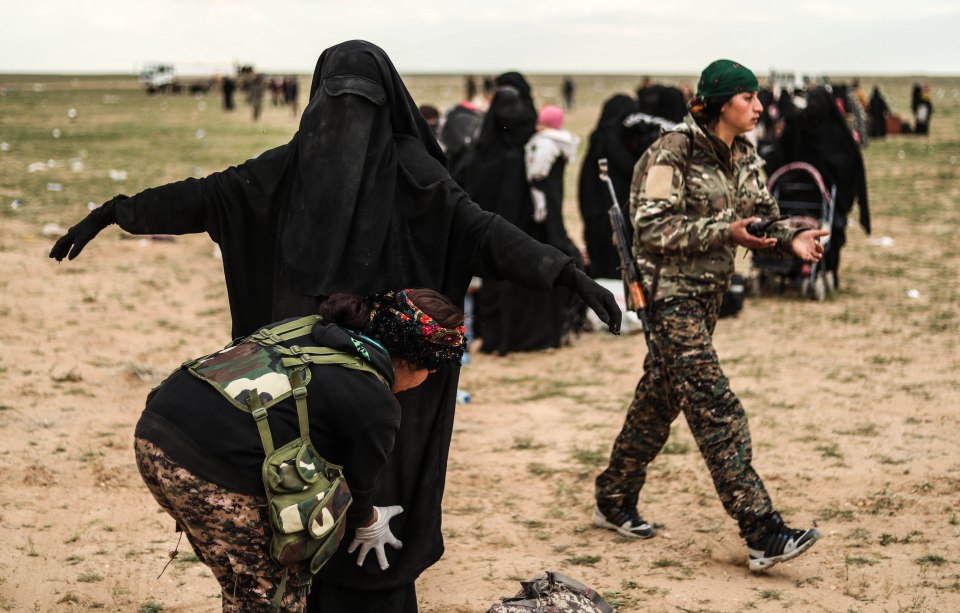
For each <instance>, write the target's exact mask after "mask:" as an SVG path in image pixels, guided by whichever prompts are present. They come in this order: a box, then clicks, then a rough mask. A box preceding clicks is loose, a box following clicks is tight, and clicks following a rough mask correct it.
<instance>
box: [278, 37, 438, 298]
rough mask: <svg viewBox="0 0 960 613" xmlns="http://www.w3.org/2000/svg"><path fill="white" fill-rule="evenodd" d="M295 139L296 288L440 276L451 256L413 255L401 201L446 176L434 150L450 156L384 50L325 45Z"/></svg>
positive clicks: (286, 232)
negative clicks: (439, 172)
mask: <svg viewBox="0 0 960 613" xmlns="http://www.w3.org/2000/svg"><path fill="white" fill-rule="evenodd" d="M404 140H407V141H416V143H408V146H404V144H403V142H402V141H404ZM294 144H295V149H296V156H297V161H296V165H295V167H296V176H295V177H294V179H293V185H292V193H291V197H290V207H289V211H288V214H287V219H286V220H285V223H284V228H283V230H282V240H281V243H282V258H283V267H284V269H285V276H286V278H287V279H288V280H289V285H290V286H291V287H292V288H293V289H294V290H295V291H296V292H298V293H300V294H303V295H306V296H322V295H329V294H331V293H333V292H336V291H353V292H358V293H366V292H369V291H370V290H378V289H383V288H387V287H401V286H403V287H406V286H408V285H410V282H411V281H412V280H413V279H416V281H417V283H418V284H419V285H422V286H429V287H435V286H437V285H439V281H440V279H441V278H442V276H443V273H442V267H443V261H442V260H439V261H436V260H435V261H424V260H423V258H416V257H413V256H415V255H416V254H414V253H411V252H410V249H409V247H410V244H411V241H410V240H409V237H410V234H411V231H410V228H409V224H410V223H411V220H410V219H408V218H406V217H405V216H404V215H401V214H399V213H400V212H399V211H398V207H397V206H396V204H397V203H398V201H401V202H402V201H409V200H411V199H414V198H415V197H416V194H415V192H418V191H420V190H422V189H424V187H425V186H426V185H428V184H429V183H430V182H431V181H435V180H436V179H437V176H436V169H431V168H429V166H430V163H429V160H427V159H425V158H426V156H429V157H432V158H433V159H434V160H436V162H437V163H438V164H440V165H445V164H446V159H445V158H444V155H443V152H442V150H441V149H440V146H439V144H438V143H437V140H436V138H434V136H433V134H432V133H431V131H430V128H429V126H427V123H426V121H425V120H424V119H423V117H422V116H421V115H420V112H419V111H418V110H417V105H416V104H415V103H414V101H413V99H412V98H411V96H410V94H409V92H408V91H407V89H406V87H405V86H404V84H403V82H402V81H401V79H400V75H399V74H398V73H397V71H396V69H395V68H394V66H393V64H392V63H391V61H390V59H389V57H388V56H387V55H386V53H384V52H383V50H381V49H380V48H379V47H377V46H375V45H372V44H370V43H367V42H364V41H350V42H347V43H343V44H341V45H337V46H336V47H332V48H330V49H327V50H326V51H324V52H323V54H322V55H321V56H320V59H319V60H318V61H317V67H316V70H315V71H314V75H313V83H312V84H311V86H310V103H309V104H308V106H307V107H306V109H305V110H304V114H303V117H302V119H301V120H300V130H299V132H298V134H297V136H296V137H295V143H294ZM413 144H416V145H420V146H419V147H416V146H409V145H413ZM425 154H426V155H425ZM429 175H434V176H432V177H431V176H429ZM420 221H421V222H422V221H427V222H428V223H429V222H430V221H431V220H420ZM433 221H438V222H441V223H442V219H441V220H433ZM438 230H439V228H438ZM320 237H322V240H321V239H320ZM414 261H416V262H417V263H418V264H420V265H426V266H427V267H428V268H431V269H430V270H421V271H420V272H423V273H425V274H426V276H427V277H429V278H423V276H420V275H413V274H412V273H411V266H413V262H414Z"/></svg>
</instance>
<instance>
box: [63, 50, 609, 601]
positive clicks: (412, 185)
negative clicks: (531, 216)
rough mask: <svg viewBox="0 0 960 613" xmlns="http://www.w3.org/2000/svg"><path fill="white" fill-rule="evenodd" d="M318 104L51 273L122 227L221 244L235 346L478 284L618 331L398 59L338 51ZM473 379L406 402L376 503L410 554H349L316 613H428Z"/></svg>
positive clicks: (449, 374) (89, 224) (119, 206)
mask: <svg viewBox="0 0 960 613" xmlns="http://www.w3.org/2000/svg"><path fill="white" fill-rule="evenodd" d="M310 92H311V99H310V102H309V104H308V105H307V107H306V109H305V110H304V115H303V117H302V119H301V123H300V130H299V132H298V133H297V134H296V135H295V136H294V137H293V139H292V140H291V141H290V142H289V143H287V144H286V145H282V146H280V147H277V148H275V149H272V150H270V151H267V152H264V153H263V154H261V155H260V156H258V157H257V158H256V159H252V160H248V161H247V162H244V163H242V164H239V165H238V166H235V167H230V168H228V169H226V170H223V171H221V172H217V173H213V174H212V175H210V176H207V177H204V178H202V179H187V180H184V181H179V182H175V183H170V184H167V185H163V186H160V187H156V188H151V189H148V190H145V191H143V192H141V193H139V194H136V195H134V196H132V197H126V196H117V197H115V198H114V199H112V200H110V201H109V202H107V203H105V204H104V205H102V206H101V207H100V208H98V209H96V210H94V211H93V212H91V213H90V214H89V215H88V216H87V217H86V218H84V219H83V220H81V221H80V222H79V223H77V224H76V225H75V226H73V227H71V228H70V230H68V231H67V233H66V234H65V235H64V236H63V237H61V238H60V239H59V240H58V241H57V243H56V244H55V245H54V247H53V249H52V250H51V252H50V257H52V258H55V259H57V260H58V261H59V260H62V259H63V258H64V257H67V256H68V255H69V258H70V259H73V258H74V257H76V256H77V254H79V252H80V251H81V250H82V249H83V248H84V246H85V245H86V244H87V243H88V242H89V241H90V240H92V239H93V238H94V237H95V236H96V235H97V233H98V232H99V231H100V230H102V229H103V228H105V227H107V226H108V225H110V224H112V223H117V224H119V225H120V226H121V228H123V229H124V230H126V231H128V232H131V233H134V234H155V233H163V234H187V233H194V232H207V233H209V235H210V237H211V238H212V239H213V240H214V241H216V242H217V243H218V244H219V246H220V250H221V252H222V254H223V267H224V277H225V280H226V285H227V293H228V297H229V301H230V312H231V316H232V319H233V329H232V331H233V336H234V337H238V336H242V335H245V334H249V333H251V332H253V331H255V330H256V329H258V328H259V327H261V326H264V325H267V324H269V323H272V322H274V321H278V320H280V319H284V318H286V317H290V316H294V315H303V314H307V313H315V312H316V303H317V300H319V299H321V298H322V297H323V296H326V295H330V294H332V293H334V292H337V291H351V292H353V293H357V294H361V295H370V294H374V293H376V292H379V291H382V290H384V289H398V288H404V287H426V288H430V289H434V290H437V291H440V292H441V293H443V294H445V295H446V296H448V297H449V298H450V299H452V300H453V301H454V302H456V303H458V304H462V302H463V297H464V295H465V294H466V289H467V286H468V285H469V283H470V280H471V278H472V277H473V276H474V275H476V276H479V277H484V278H495V279H510V280H512V281H514V282H515V283H518V284H520V285H522V286H525V287H530V288H537V289H540V290H544V291H545V290H548V289H551V288H552V287H554V286H555V285H561V286H565V287H570V288H571V289H573V290H574V291H575V292H576V293H577V294H579V295H580V296H581V298H583V300H584V302H586V303H587V305H588V306H590V307H591V308H592V309H594V311H597V313H598V315H600V317H601V319H605V320H607V321H609V322H610V328H611V330H619V324H620V311H619V309H618V308H617V307H616V302H615V300H614V298H613V296H612V295H611V294H610V293H609V292H607V291H606V290H603V289H602V288H600V287H599V286H597V285H596V284H595V283H593V282H591V281H590V280H589V279H588V278H587V277H586V275H584V274H583V273H581V272H579V271H578V270H577V269H576V266H575V263H574V261H573V260H572V259H571V258H569V257H567V256H565V255H563V254H561V253H560V252H559V251H557V250H556V249H553V248H551V247H548V246H545V245H542V244H540V243H538V242H536V241H534V240H531V239H530V238H529V237H527V236H526V235H525V234H523V233H522V232H520V231H519V230H518V229H517V228H515V227H514V226H513V225H511V224H509V223H508V222H506V221H505V220H504V219H502V218H501V217H498V216H496V215H494V214H491V213H489V212H486V211H483V210H482V209H481V208H480V207H479V206H477V205H476V204H475V203H474V202H472V201H471V200H470V198H469V197H468V196H467V195H466V193H465V192H464V191H463V190H462V189H460V187H459V186H458V185H457V184H456V183H455V182H454V181H453V180H452V179H451V178H450V175H449V174H448V173H447V171H446V169H445V167H444V159H443V154H442V153H441V152H440V149H439V147H438V145H437V143H436V140H435V139H434V137H433V135H432V134H431V133H430V131H429V128H428V127H427V125H426V122H425V121H424V120H423V118H422V117H421V116H420V115H419V111H418V110H417V106H416V105H415V104H414V103H413V100H412V99H411V97H410V95H409V93H408V92H407V89H406V87H405V86H404V85H403V82H402V81H401V79H400V77H399V75H398V73H397V72H396V69H395V68H394V67H393V65H392V63H391V62H390V60H389V58H388V57H387V55H386V53H384V52H383V50H381V49H380V48H379V47H377V46H375V45H372V44H370V43H367V42H364V41H350V42H347V43H343V44H341V45H337V46H335V47H331V48H330V49H327V50H326V51H325V52H324V53H323V55H321V56H320V59H319V61H318V62H317V69H316V72H315V74H314V80H313V84H312V85H311V88H310ZM458 378H459V367H457V366H447V367H444V368H442V369H441V370H440V371H439V372H437V373H435V374H432V375H431V376H430V377H428V378H427V380H426V381H425V382H424V383H423V384H422V385H420V386H419V387H417V388H415V389H413V390H410V391H407V392H403V393H401V394H399V396H398V399H399V400H400V404H401V407H402V411H403V419H402V422H401V426H400V432H399V434H398V436H397V439H396V443H395V446H394V448H393V451H392V452H391V455H390V457H389V459H388V463H387V466H386V468H385V469H384V472H383V473H382V475H381V477H380V481H379V482H378V484H377V490H376V491H375V492H374V494H373V501H372V502H373V504H374V505H376V506H389V505H401V506H402V507H403V509H404V512H403V513H401V514H400V515H398V516H396V517H394V518H393V520H392V521H391V522H390V527H391V530H392V532H393V534H394V535H396V536H397V537H398V538H399V539H400V540H401V541H402V542H403V548H402V549H400V550H395V549H391V548H389V547H388V548H387V551H386V557H387V560H388V561H389V568H387V569H386V570H381V569H380V568H379V565H378V564H377V562H376V557H377V556H367V559H366V561H365V563H364V565H363V566H361V567H358V566H357V564H356V554H354V555H352V556H351V555H349V554H348V553H347V550H346V547H341V548H340V549H339V550H338V551H337V553H336V554H335V556H334V558H333V559H331V560H330V562H328V563H327V565H326V566H324V567H323V569H322V570H321V572H320V574H319V575H318V576H317V579H316V580H315V583H314V587H313V591H312V593H311V596H310V603H311V610H313V611H323V613H330V612H337V611H373V610H377V611H416V609H417V605H416V591H415V587H414V581H415V580H416V578H417V577H418V576H419V574H420V573H421V572H423V570H425V569H426V568H427V567H429V566H430V565H432V564H433V563H434V562H436V561H437V560H438V559H439V558H440V556H441V555H442V553H443V537H442V535H441V532H440V521H441V500H442V496H443V488H444V481H445V478H446V465H447V454H448V451H449V445H450V437H451V433H452V429H453V415H454V410H455V398H456V391H457V381H458ZM347 538H351V536H350V535H347ZM265 555H266V553H265Z"/></svg>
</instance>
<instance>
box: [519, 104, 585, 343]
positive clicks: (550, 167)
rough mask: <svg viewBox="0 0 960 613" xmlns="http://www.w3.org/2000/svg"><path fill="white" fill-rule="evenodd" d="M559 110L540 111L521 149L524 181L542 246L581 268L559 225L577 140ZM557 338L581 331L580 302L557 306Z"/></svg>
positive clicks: (577, 251) (577, 252)
mask: <svg viewBox="0 0 960 613" xmlns="http://www.w3.org/2000/svg"><path fill="white" fill-rule="evenodd" d="M563 121H564V115H563V110H562V109H561V108H560V107H558V106H553V105H547V106H545V107H543V108H542V109H540V114H539V116H538V118H537V131H536V133H535V134H534V135H533V136H531V137H530V140H528V141H527V144H526V146H525V147H524V157H525V163H526V168H527V181H528V182H529V183H530V197H531V199H532V200H533V221H534V222H536V223H538V224H543V230H544V232H543V238H542V239H541V240H542V242H545V243H547V244H548V245H553V246H554V247H556V248H557V249H559V250H560V251H562V252H563V253H565V254H566V255H569V256H570V257H572V258H573V259H574V260H577V261H578V262H580V263H581V264H582V255H581V254H580V249H579V248H578V247H577V246H576V245H574V244H573V241H572V240H570V236H569V235H568V234H567V229H566V228H565V227H564V225H563V183H564V180H563V178H564V173H565V172H566V168H567V164H568V163H569V164H575V163H576V161H577V147H579V146H580V137H578V136H576V135H575V134H572V133H571V132H568V131H567V130H564V129H563ZM561 308H562V309H563V311H564V312H563V313H562V315H561V319H560V321H561V330H560V334H561V338H562V339H563V338H569V335H570V334H571V333H575V332H576V331H578V330H580V329H581V328H582V325H583V322H584V318H583V316H584V310H583V302H582V301H581V300H580V299H579V298H577V297H576V296H572V295H571V296H570V300H569V301H568V302H567V303H566V304H563V305H561Z"/></svg>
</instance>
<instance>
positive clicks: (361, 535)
mask: <svg viewBox="0 0 960 613" xmlns="http://www.w3.org/2000/svg"><path fill="white" fill-rule="evenodd" d="M373 512H374V513H375V514H376V516H377V519H376V521H374V522H373V523H372V524H370V525H369V526H366V527H365V528H357V531H356V534H355V536H354V537H353V542H352V543H350V547H348V548H347V553H353V552H354V551H355V550H356V549H357V547H360V554H359V555H357V566H363V561H364V560H366V559H367V554H368V553H370V550H371V549H373V550H374V551H376V552H377V562H379V563H380V570H387V569H388V568H390V565H389V564H388V563H387V554H386V552H385V551H384V550H383V546H384V545H390V546H391V547H393V548H394V549H401V548H402V547H403V543H401V542H400V540H399V539H397V537H395V536H393V533H392V532H390V519H391V518H393V516H394V515H399V514H401V513H403V507H401V506H400V505H398V504H397V505H393V506H390V507H373Z"/></svg>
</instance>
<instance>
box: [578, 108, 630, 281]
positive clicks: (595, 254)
mask: <svg viewBox="0 0 960 613" xmlns="http://www.w3.org/2000/svg"><path fill="white" fill-rule="evenodd" d="M638 108H639V106H638V104H637V101H636V100H634V99H633V98H631V97H630V96H627V95H625V94H616V95H614V96H612V97H611V98H609V99H608V100H607V101H606V102H604V103H603V108H602V109H601V111H600V119H599V120H598V121H597V127H596V128H594V130H593V133H591V134H590V139H589V141H588V142H587V152H586V154H585V155H584V156H583V164H582V165H581V166H580V179H579V184H578V191H577V194H578V198H579V201H580V215H581V216H582V217H583V239H584V242H585V243H586V245H587V255H588V257H589V261H590V263H589V265H588V266H587V272H588V273H589V274H590V276H591V277H593V278H594V279H597V278H607V279H616V278H619V277H620V272H619V267H620V256H619V255H617V250H616V248H614V246H613V238H612V237H613V230H612V229H611V227H610V217H609V215H608V213H607V211H608V210H609V209H610V205H611V200H610V190H609V188H607V184H606V183H605V182H603V181H601V180H600V174H599V173H600V167H599V165H598V164H597V161H598V160H600V159H603V158H606V160H607V168H608V173H609V175H610V180H611V181H612V182H613V189H614V192H615V193H616V194H617V201H618V202H619V203H620V206H621V207H624V210H625V211H626V210H628V209H629V206H628V203H627V200H628V198H629V196H630V180H631V178H632V177H633V165H634V164H636V163H637V160H638V159H640V155H641V154H642V153H643V152H642V151H637V150H636V148H635V147H633V146H631V145H632V143H631V140H630V139H629V131H628V130H627V129H626V128H624V126H623V120H624V119H626V118H627V117H628V116H629V115H631V114H633V113H636V112H637V111H638ZM628 217H629V216H628Z"/></svg>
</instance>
